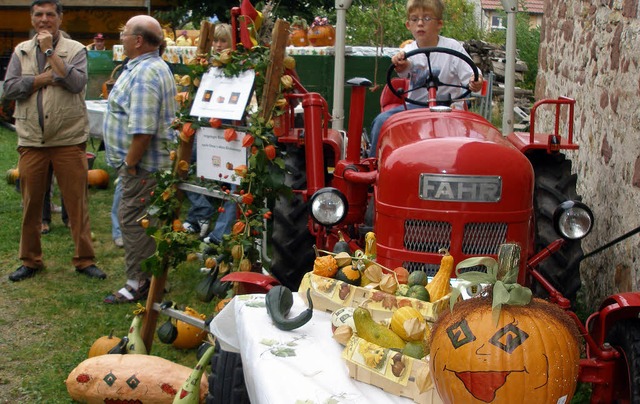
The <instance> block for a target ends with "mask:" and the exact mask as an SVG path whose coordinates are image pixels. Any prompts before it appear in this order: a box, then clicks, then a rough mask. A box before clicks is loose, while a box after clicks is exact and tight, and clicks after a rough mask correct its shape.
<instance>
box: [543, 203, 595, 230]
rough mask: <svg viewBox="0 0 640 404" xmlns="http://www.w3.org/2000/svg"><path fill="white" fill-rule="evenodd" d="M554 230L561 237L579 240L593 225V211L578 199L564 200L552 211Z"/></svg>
mask: <svg viewBox="0 0 640 404" xmlns="http://www.w3.org/2000/svg"><path fill="white" fill-rule="evenodd" d="M553 224H554V227H555V230H556V232H557V233H558V234H560V235H561V236H562V237H564V238H567V239H570V240H579V239H581V238H583V237H585V236H586V235H587V234H589V232H590V231H591V228H592V227H593V213H592V212H591V209H589V207H588V206H587V205H585V204H584V203H582V202H578V201H565V202H563V203H561V204H560V205H559V206H558V207H557V208H556V211H555V212H554V213H553Z"/></svg>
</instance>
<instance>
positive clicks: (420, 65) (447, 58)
mask: <svg viewBox="0 0 640 404" xmlns="http://www.w3.org/2000/svg"><path fill="white" fill-rule="evenodd" d="M443 14H444V4H443V2H442V0H408V1H407V21H406V22H405V26H406V27H407V29H408V30H409V31H411V35H413V38H414V40H413V41H411V42H410V43H408V44H407V45H406V46H404V47H403V48H402V51H401V52H398V53H397V54H395V55H394V56H393V57H392V58H391V63H393V64H394V66H395V70H396V72H397V73H398V76H400V77H409V79H410V81H411V87H410V88H415V87H416V86H417V83H418V82H420V80H424V76H425V74H426V72H427V70H428V69H427V57H426V56H425V55H424V54H418V55H415V56H413V57H411V59H410V60H409V59H406V58H405V54H406V52H409V51H412V50H415V49H419V48H429V47H440V48H449V49H453V50H455V51H458V52H460V53H462V54H464V55H466V56H469V55H468V53H467V52H466V51H465V50H464V48H463V47H462V45H461V44H460V42H458V41H457V40H455V39H452V38H447V37H444V36H441V35H440V31H441V30H442V26H443V20H442V16H443ZM429 59H430V62H431V69H432V70H433V71H434V72H439V75H438V79H439V80H440V82H442V83H448V84H454V85H467V84H468V85H469V89H470V90H471V91H473V92H478V91H480V90H481V89H482V81H483V80H482V76H480V77H479V78H478V80H477V81H474V80H473V71H472V70H471V67H469V65H467V64H466V63H464V62H463V61H462V60H461V59H459V58H457V57H455V56H452V55H449V54H447V53H440V52H433V53H431V54H430V56H429ZM462 92H463V90H462V89H460V88H455V87H448V86H441V87H439V88H438V97H441V96H444V97H446V96H447V95H451V98H456V97H457V96H459V95H460V94H462ZM408 96H409V97H410V98H411V99H414V100H418V101H426V100H427V99H428V94H427V89H426V88H424V87H422V88H418V89H416V90H414V91H411V92H410V93H409V94H408ZM453 106H454V107H458V108H461V107H462V104H461V103H457V104H453ZM407 108H408V109H413V108H422V107H419V106H416V105H407ZM404 110H405V108H404V106H400V107H396V108H392V109H390V110H387V111H385V112H383V113H381V114H379V115H378V116H377V117H376V118H375V119H374V120H373V123H372V127H371V145H370V148H369V157H375V155H376V148H377V144H378V137H379V135H380V129H381V128H382V124H383V123H384V122H385V121H386V120H387V118H389V117H390V116H391V115H393V114H395V113H397V112H400V111H404Z"/></svg>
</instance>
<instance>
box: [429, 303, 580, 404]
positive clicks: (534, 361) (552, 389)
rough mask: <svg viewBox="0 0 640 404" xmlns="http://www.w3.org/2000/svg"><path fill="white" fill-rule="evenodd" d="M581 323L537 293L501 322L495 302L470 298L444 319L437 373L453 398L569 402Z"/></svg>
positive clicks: (435, 357)
mask: <svg viewBox="0 0 640 404" xmlns="http://www.w3.org/2000/svg"><path fill="white" fill-rule="evenodd" d="M577 335H578V334H577V329H576V326H575V324H573V322H571V319H570V318H569V317H568V316H567V315H566V313H563V312H562V311H561V310H560V309H559V308H558V307H556V306H554V305H551V304H549V303H546V302H543V301H541V300H539V299H534V300H533V301H532V302H531V303H530V304H529V305H526V306H503V307H502V310H501V313H500V319H499V322H498V325H497V326H494V321H493V319H492V313H491V300H488V299H486V298H475V299H469V300H466V301H463V302H460V303H458V304H456V306H455V307H454V310H453V312H452V313H448V312H447V313H446V314H445V315H444V316H443V317H441V318H440V319H439V320H438V323H437V324H436V326H435V327H434V329H433V334H432V337H431V362H430V366H431V372H432V374H433V377H434V381H435V384H436V387H437V389H438V393H439V394H440V397H441V398H442V400H443V401H444V402H449V403H518V402H522V403H524V402H530V403H565V402H567V403H568V402H569V401H570V400H571V397H572V396H573V393H574V392H575V388H576V384H577V379H578V368H579V359H580V349H579V345H578V337H577Z"/></svg>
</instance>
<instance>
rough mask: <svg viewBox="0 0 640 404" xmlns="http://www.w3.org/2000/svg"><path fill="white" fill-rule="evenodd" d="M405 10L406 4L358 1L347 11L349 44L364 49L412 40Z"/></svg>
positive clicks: (373, 0)
mask: <svg viewBox="0 0 640 404" xmlns="http://www.w3.org/2000/svg"><path fill="white" fill-rule="evenodd" d="M405 10H406V9H405V2H404V1H398V0H359V1H357V0H356V1H354V2H353V4H352V5H351V8H350V9H349V10H348V11H347V39H346V41H347V43H348V44H350V45H361V46H385V47H397V46H399V45H400V44H401V43H402V42H403V41H405V40H406V39H411V33H410V32H409V30H407V28H406V27H405V26H404V21H405V20H406V11H405Z"/></svg>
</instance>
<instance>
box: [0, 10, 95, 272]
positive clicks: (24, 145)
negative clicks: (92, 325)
mask: <svg viewBox="0 0 640 404" xmlns="http://www.w3.org/2000/svg"><path fill="white" fill-rule="evenodd" d="M30 14H31V25H32V26H33V29H34V30H35V32H36V35H35V36H34V37H33V38H32V39H30V40H28V41H25V42H22V43H20V44H18V46H16V49H15V52H14V53H13V55H12V56H11V61H10V62H9V66H8V69H7V73H6V76H5V82H4V96H5V97H7V98H8V99H13V100H16V109H15V113H14V117H15V119H16V133H17V135H18V153H20V159H19V161H18V169H19V171H20V191H21V192H22V202H23V205H24V207H23V212H22V231H21V234H20V260H21V261H22V265H21V266H20V267H18V269H17V270H15V271H14V272H13V273H11V274H10V275H9V280H11V281H13V282H18V281H22V280H24V279H27V278H30V277H32V276H34V275H35V274H36V273H38V272H40V271H41V270H42V269H43V268H44V262H43V254H42V246H41V242H40V241H41V240H40V232H41V230H42V227H41V223H42V207H43V205H44V198H45V193H46V192H49V187H48V182H49V178H50V171H49V170H50V169H51V168H52V169H53V172H54V173H55V174H56V178H57V180H58V186H59V187H60V191H61V192H62V197H63V198H64V204H65V207H66V209H67V213H68V216H69V225H70V227H71V237H72V238H73V242H74V244H75V251H74V255H73V259H72V262H73V265H74V266H75V269H76V271H77V272H79V273H82V274H84V275H86V276H88V277H91V278H99V279H104V278H106V277H107V275H106V274H105V273H104V272H102V270H100V269H99V268H98V267H97V266H96V265H95V256H94V250H93V244H92V240H91V228H90V224H89V197H88V191H87V167H88V163H87V157H86V143H87V139H88V136H89V118H88V116H87V108H86V105H85V102H84V96H85V89H86V84H87V80H88V76H87V51H86V49H85V47H84V45H83V44H81V43H80V42H77V41H73V40H71V39H69V38H66V37H65V36H64V35H62V31H60V25H61V24H62V4H61V3H60V2H59V1H58V0H34V1H33V2H32V3H31V10H30ZM61 172H64V175H58V173H61Z"/></svg>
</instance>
